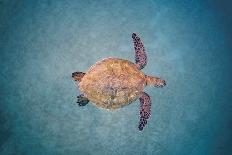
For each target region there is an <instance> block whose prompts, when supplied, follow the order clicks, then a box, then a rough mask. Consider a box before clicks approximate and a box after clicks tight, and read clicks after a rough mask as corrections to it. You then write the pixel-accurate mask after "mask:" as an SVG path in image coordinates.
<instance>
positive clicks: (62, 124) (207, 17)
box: [0, 0, 232, 155]
mask: <svg viewBox="0 0 232 155" xmlns="http://www.w3.org/2000/svg"><path fill="white" fill-rule="evenodd" d="M222 2H223V4H222ZM222 2H220V1H217V0H214V1H205V2H202V1H200V0H195V1H190V0H176V1H167V0H160V1H159V0H153V1H151V0H144V1H134V0H126V1H123V0H118V1H110V0H109V1H91V0H86V1H84V0H83V1H74V0H73V1H71V0H70V1H60V0H57V1H51V0H50V1H45V0H41V1H39V2H36V1H32V0H31V1H29V0H28V1H8V0H1V1H0V54H1V57H0V67H1V70H0V75H1V76H0V154H2V155H53V154H54V155H67V154H68V155H74V154H75V155H98V154H99V155H129V154H133V155H219V154H220V155H222V154H223V155H226V154H230V152H232V149H231V145H232V144H231V136H232V133H231V130H232V126H231V122H232V119H231V113H232V106H231V95H232V91H231V87H232V82H231V65H232V64H231V51H232V48H231V45H230V41H231V36H230V32H231V30H230V29H229V28H230V24H231V20H230V19H229V18H227V15H229V13H230V6H229V3H226V1H222ZM132 32H137V33H138V34H139V35H140V37H141V38H142V39H143V41H144V43H145V47H146V49H147V55H148V64H147V66H146V67H145V68H144V69H143V71H144V72H145V74H149V75H156V76H160V77H162V78H164V79H165V80H166V81H167V86H166V87H164V88H162V89H157V88H152V87H148V88H146V92H147V93H148V94H150V96H151V99H152V117H151V119H150V120H149V122H148V125H147V126H146V128H145V129H144V131H143V132H139V130H138V128H137V126H138V121H139V102H138V101H136V102H134V103H133V104H131V105H129V106H126V107H124V108H122V109H119V110H116V111H105V110H103V109H98V108H96V107H95V106H93V105H92V104H88V105H87V106H85V107H79V106H78V105H77V104H76V103H75V102H76V96H77V95H78V94H79V93H80V92H79V90H78V89H77V87H76V85H75V83H74V81H73V80H72V78H71V73H72V72H74V71H86V70H88V68H89V67H90V66H91V65H92V64H94V63H95V62H96V61H99V60H101V59H103V58H105V57H110V56H111V57H119V58H124V59H128V60H131V61H134V49H133V44H132V39H131V33H132Z"/></svg>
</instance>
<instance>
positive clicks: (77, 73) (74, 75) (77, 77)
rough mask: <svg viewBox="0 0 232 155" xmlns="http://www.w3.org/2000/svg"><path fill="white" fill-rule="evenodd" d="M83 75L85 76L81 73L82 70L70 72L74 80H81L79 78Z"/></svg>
mask: <svg viewBox="0 0 232 155" xmlns="http://www.w3.org/2000/svg"><path fill="white" fill-rule="evenodd" d="M83 76H85V73H83V72H74V73H72V78H73V79H74V80H75V81H79V82H81V79H82V78H83Z"/></svg>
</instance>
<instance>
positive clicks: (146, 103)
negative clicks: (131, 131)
mask: <svg viewBox="0 0 232 155" xmlns="http://www.w3.org/2000/svg"><path fill="white" fill-rule="evenodd" d="M139 100H140V121H139V126H138V128H139V130H140V131H142V130H143V128H144V127H145V126H146V124H147V120H148V118H149V117H150V116H151V99H150V96H149V95H148V94H147V93H145V92H143V93H142V95H141V97H140V98H139Z"/></svg>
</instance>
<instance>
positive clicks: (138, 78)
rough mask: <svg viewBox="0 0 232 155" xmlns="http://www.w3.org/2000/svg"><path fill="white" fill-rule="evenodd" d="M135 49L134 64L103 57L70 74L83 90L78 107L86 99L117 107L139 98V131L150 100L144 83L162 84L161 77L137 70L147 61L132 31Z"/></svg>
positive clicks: (157, 85)
mask: <svg viewBox="0 0 232 155" xmlns="http://www.w3.org/2000/svg"><path fill="white" fill-rule="evenodd" d="M132 38H133V42H134V48H135V63H133V62H131V61H128V60H124V59H119V58H112V57H109V58H105V59H103V60H101V61H99V62H97V63H96V64H95V65H93V66H92V67H91V68H90V69H89V70H88V71H87V72H86V73H83V72H74V73H72V77H73V78H74V80H75V81H79V89H80V91H81V92H82V93H83V94H81V95H79V96H78V97H77V103H78V104H79V106H84V105H86V104H87V103H88V102H89V101H91V102H92V103H94V104H95V105H96V106H97V107H101V108H105V109H117V108H121V107H123V106H125V105H128V104H130V103H132V102H133V101H135V100H136V99H138V98H139V100H140V121H139V126H138V128H139V130H140V131H141V130H143V128H144V127H145V125H146V124H147V119H148V118H149V117H150V115H151V99H150V97H149V95H148V94H147V93H145V92H144V87H145V86H147V85H150V86H155V87H163V86H165V85H166V82H165V80H162V79H160V78H158V77H153V76H148V75H145V74H144V73H143V72H142V71H141V69H143V68H144V67H145V65H146V64H147V55H146V53H145V48H144V45H143V43H142V41H141V39H140V38H139V37H138V35H137V34H136V33H132Z"/></svg>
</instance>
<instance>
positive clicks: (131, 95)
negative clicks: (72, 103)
mask: <svg viewBox="0 0 232 155" xmlns="http://www.w3.org/2000/svg"><path fill="white" fill-rule="evenodd" d="M145 84H146V82H145V75H144V74H143V73H142V72H141V71H140V70H139V69H138V68H137V67H136V65H135V64H134V63H132V62H130V61H128V60H123V59H118V58H107V59H104V60H102V61H100V62H97V63H96V64H95V65H93V66H92V67H91V68H90V70H89V71H88V72H87V73H86V75H85V76H84V77H83V79H82V80H81V82H80V83H79V87H80V90H81V91H82V92H83V93H84V94H85V96H86V97H87V98H88V99H89V100H90V101H92V102H93V103H94V104H95V105H96V106H98V107H102V108H106V109H116V108H120V107H122V106H124V105H127V104H129V103H131V102H133V101H134V100H136V99H137V98H138V97H139V95H140V94H141V93H142V92H143V89H144V86H145Z"/></svg>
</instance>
